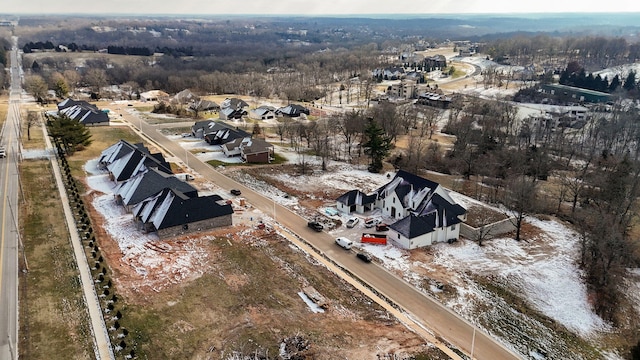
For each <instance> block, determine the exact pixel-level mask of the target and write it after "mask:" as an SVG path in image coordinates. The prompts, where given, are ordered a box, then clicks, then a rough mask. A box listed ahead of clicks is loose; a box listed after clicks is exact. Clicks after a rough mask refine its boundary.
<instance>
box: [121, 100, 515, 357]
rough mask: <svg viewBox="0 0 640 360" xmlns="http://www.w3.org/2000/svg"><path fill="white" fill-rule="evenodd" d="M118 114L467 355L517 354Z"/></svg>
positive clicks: (145, 126)
mask: <svg viewBox="0 0 640 360" xmlns="http://www.w3.org/2000/svg"><path fill="white" fill-rule="evenodd" d="M122 118H123V119H124V120H125V121H127V122H129V124H131V125H132V126H134V127H136V128H138V129H141V130H142V132H143V134H144V135H145V136H146V137H147V138H149V139H150V140H152V141H153V142H155V143H156V144H158V145H159V146H161V147H163V148H164V150H166V151H167V152H169V153H171V154H173V155H174V156H176V157H177V158H179V159H181V160H182V161H183V162H184V163H186V164H188V167H190V168H191V169H193V170H194V171H196V172H197V173H199V174H200V175H201V176H203V177H204V178H206V179H208V180H209V181H212V182H213V183H215V184H216V185H218V186H220V187H221V188H223V189H233V188H237V189H240V190H241V191H242V195H243V196H244V197H245V198H246V199H247V201H248V202H249V203H250V204H251V205H252V206H254V207H255V208H257V209H259V210H261V211H262V212H264V213H265V214H270V215H271V216H273V217H274V218H275V219H276V221H277V222H278V223H279V224H280V225H281V226H282V227H284V228H286V229H288V230H290V231H292V232H293V233H295V234H296V235H297V236H299V237H301V238H303V239H304V240H305V241H307V242H308V243H309V244H311V245H313V246H314V247H315V248H316V249H318V250H320V251H321V252H322V253H324V254H325V255H326V256H328V257H329V258H331V259H332V260H333V261H335V263H337V264H338V265H339V266H341V267H342V268H345V269H348V271H350V272H351V273H352V274H354V275H355V276H356V277H358V278H360V279H361V280H362V281H364V282H365V283H366V284H367V285H368V286H369V287H371V288H373V289H375V290H376V291H377V292H378V293H381V294H383V295H384V296H386V297H387V298H388V299H390V300H391V301H392V302H393V303H395V304H396V305H397V306H398V307H400V308H401V309H402V310H404V311H406V312H407V313H409V314H411V315H412V317H413V320H414V321H416V322H417V323H418V324H421V325H422V326H424V327H425V328H427V329H430V330H431V331H433V332H434V333H435V334H436V335H437V336H440V337H442V338H443V339H444V340H445V341H446V342H449V343H451V344H454V345H455V346H457V347H458V348H460V349H462V350H463V351H464V352H465V353H466V354H468V355H470V354H471V353H472V351H473V358H477V359H487V360H507V359H509V360H511V359H519V358H520V357H519V356H518V355H516V354H515V353H513V352H512V351H510V350H509V349H507V348H506V347H504V346H503V345H502V344H500V343H499V342H498V341H497V340H495V339H494V338H492V337H491V336H490V335H488V334H486V333H485V332H482V331H480V330H478V329H477V328H475V327H474V326H473V325H471V324H470V323H468V322H467V321H466V320H464V319H463V318H461V317H460V316H458V315H457V314H456V313H454V312H453V311H451V310H449V309H448V308H447V307H445V306H443V305H442V304H440V303H438V302H437V301H435V300H434V299H432V298H431V297H429V296H426V295H425V294H423V293H421V292H419V291H418V290H417V289H416V288H415V287H413V286H412V285H411V284H409V283H407V282H406V281H404V280H403V279H400V278H398V277H397V276H395V275H393V274H391V273H390V272H388V271H386V270H385V269H384V268H383V267H381V266H378V265H376V264H373V263H371V264H365V263H363V262H362V261H360V260H359V259H357V258H356V257H355V256H353V253H351V252H347V251H344V250H343V249H342V248H340V247H338V246H337V245H335V244H334V238H333V237H331V236H330V235H329V234H327V233H325V232H322V233H316V232H314V231H312V230H311V229H309V228H307V220H306V219H304V218H302V217H300V216H299V215H297V214H296V213H294V212H292V211H290V210H289V209H288V208H286V207H283V206H281V205H279V204H277V203H276V202H275V201H274V200H272V199H269V198H267V197H265V196H263V195H262V194H260V193H257V192H255V191H253V190H251V189H250V188H248V187H246V186H244V185H242V184H239V183H237V182H235V181H234V180H232V179H231V178H229V177H227V176H225V175H223V174H221V173H220V172H218V171H216V170H215V169H213V168H212V167H211V166H209V165H208V164H206V163H203V162H202V161H200V160H199V159H198V158H197V157H196V156H195V155H193V154H192V153H190V152H188V151H186V150H185V149H184V148H182V147H181V146H180V145H179V144H177V143H176V142H174V141H172V140H170V139H168V138H167V137H165V136H164V135H163V134H161V133H160V132H159V131H158V129H157V128H156V126H153V125H149V124H147V123H146V122H145V121H143V120H142V119H141V117H139V116H135V115H132V114H129V113H127V112H123V116H122Z"/></svg>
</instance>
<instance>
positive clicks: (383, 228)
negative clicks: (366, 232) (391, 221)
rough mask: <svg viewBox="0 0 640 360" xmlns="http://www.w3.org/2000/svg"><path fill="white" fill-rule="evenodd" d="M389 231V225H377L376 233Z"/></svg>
mask: <svg viewBox="0 0 640 360" xmlns="http://www.w3.org/2000/svg"><path fill="white" fill-rule="evenodd" d="M387 230H389V225H387V224H383V223H380V224H378V225H376V231H387Z"/></svg>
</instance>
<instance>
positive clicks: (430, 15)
mask: <svg viewBox="0 0 640 360" xmlns="http://www.w3.org/2000/svg"><path fill="white" fill-rule="evenodd" d="M580 15H584V16H589V15H595V16H609V15H615V16H638V17H639V18H638V20H639V23H638V25H639V26H640V10H638V11H634V12H628V11H618V12H602V11H598V12H596V11H593V12H589V11H582V12H577V11H576V12H511V13H506V12H496V13H489V12H480V13H471V12H468V13H466V12H460V13H394V14H382V13H352V14H342V13H335V14H330V13H327V14H309V13H281V14H278V13H273V14H264V13H255V14H251V13H246V14H237V13H229V14H223V13H219V14H203V13H136V12H131V13H124V12H122V13H101V14H95V13H85V12H77V13H74V12H65V13H51V12H46V13H37V12H29V13H2V12H0V18H2V17H20V16H51V17H58V16H80V17H113V16H142V17H177V16H190V17H233V18H256V17H262V18H273V17H301V18H320V17H322V18H374V19H385V18H393V19H406V18H433V17H446V18H451V17H562V16H580Z"/></svg>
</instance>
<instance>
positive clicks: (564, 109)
mask: <svg viewBox="0 0 640 360" xmlns="http://www.w3.org/2000/svg"><path fill="white" fill-rule="evenodd" d="M588 114H589V109H588V108H586V107H584V106H579V105H572V106H562V105H548V104H529V105H527V106H526V107H521V108H519V109H518V117H519V118H520V119H522V121H524V122H526V123H527V124H528V125H529V127H530V128H532V129H534V128H539V129H543V128H546V129H555V128H558V127H566V128H574V129H580V128H582V127H583V126H584V125H585V124H586V123H587V117H588Z"/></svg>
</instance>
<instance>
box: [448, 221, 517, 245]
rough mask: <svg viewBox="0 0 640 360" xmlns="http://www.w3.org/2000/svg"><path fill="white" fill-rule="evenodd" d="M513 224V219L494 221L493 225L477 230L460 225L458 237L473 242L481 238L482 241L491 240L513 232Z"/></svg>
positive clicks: (514, 227) (466, 225)
mask: <svg viewBox="0 0 640 360" xmlns="http://www.w3.org/2000/svg"><path fill="white" fill-rule="evenodd" d="M514 223H515V218H514V217H510V218H507V219H503V220H500V221H496V222H494V223H491V224H487V225H484V226H481V227H477V228H474V227H472V226H470V225H468V224H465V223H461V224H460V235H461V236H463V237H465V238H467V239H469V240H473V241H477V240H478V239H481V238H482V240H486V239H491V238H494V237H496V236H499V235H502V234H506V233H508V232H511V231H514V230H515V229H516V226H515V225H514Z"/></svg>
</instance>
